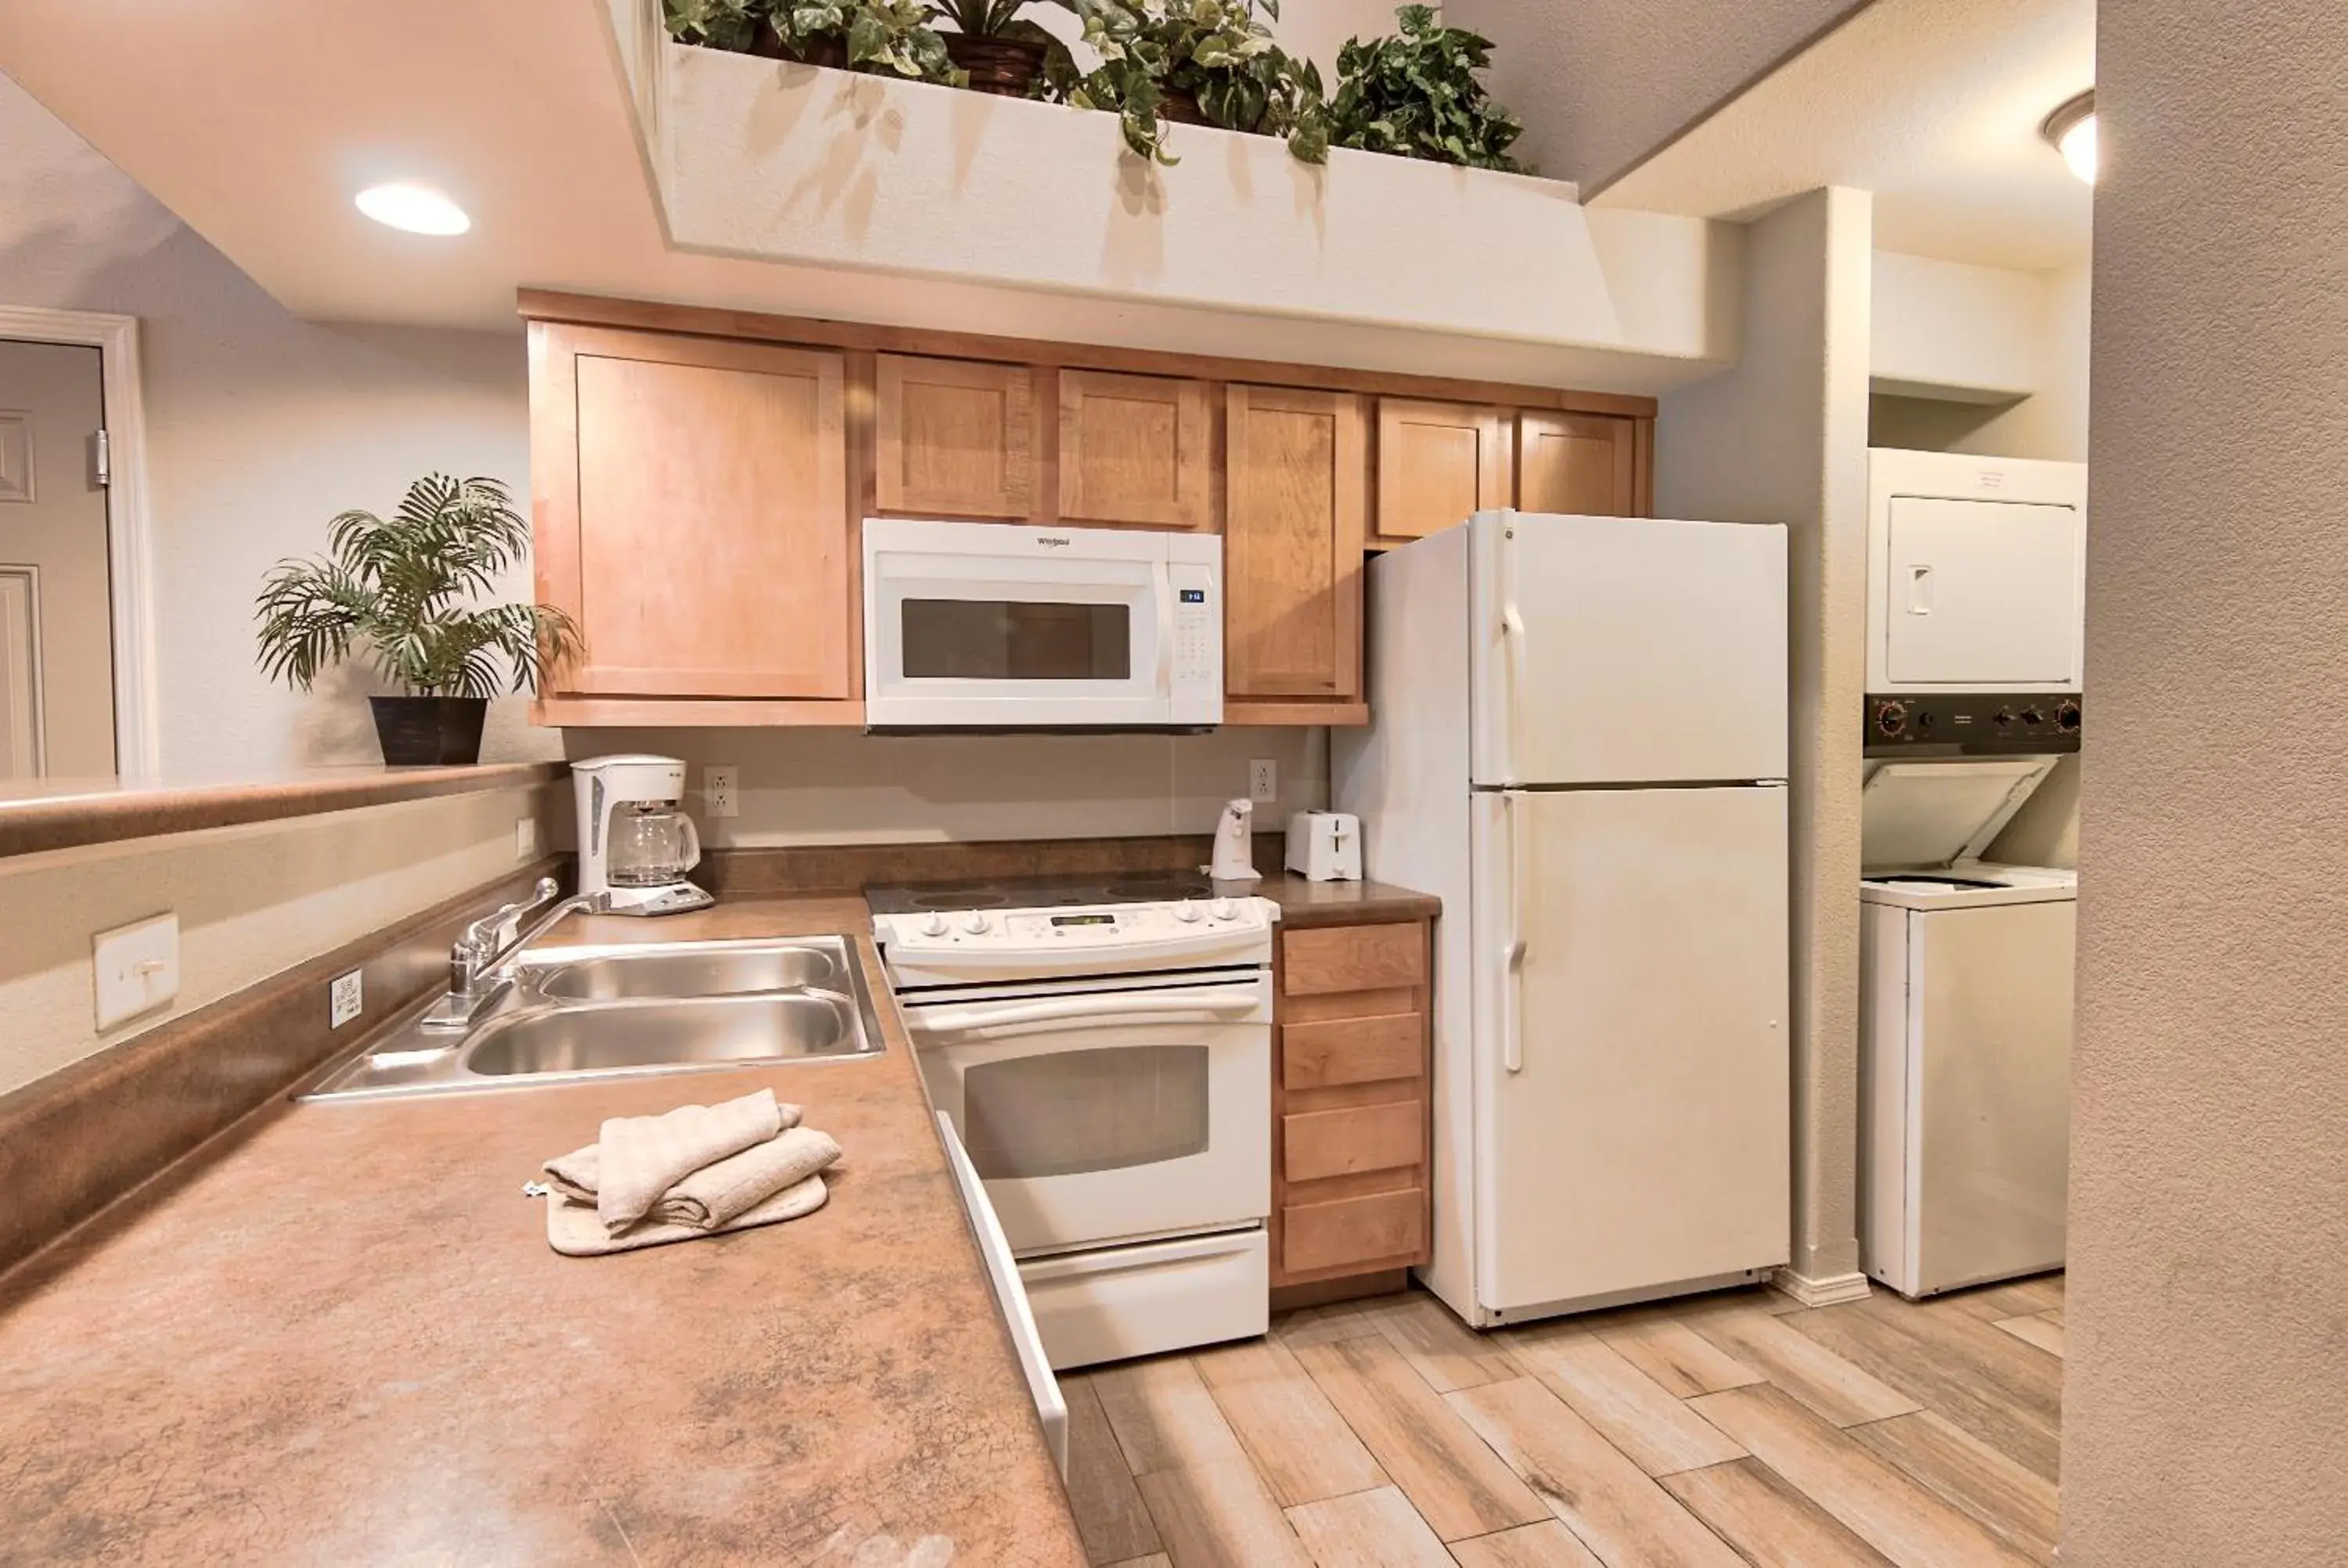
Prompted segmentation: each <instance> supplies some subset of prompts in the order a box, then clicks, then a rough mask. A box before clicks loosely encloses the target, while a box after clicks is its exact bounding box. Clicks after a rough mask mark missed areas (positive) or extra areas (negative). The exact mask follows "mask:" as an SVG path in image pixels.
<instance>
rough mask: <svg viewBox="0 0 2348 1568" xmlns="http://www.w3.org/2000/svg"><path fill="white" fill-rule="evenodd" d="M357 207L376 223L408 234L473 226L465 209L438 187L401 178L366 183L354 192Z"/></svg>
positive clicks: (447, 231) (458, 230)
mask: <svg viewBox="0 0 2348 1568" xmlns="http://www.w3.org/2000/svg"><path fill="white" fill-rule="evenodd" d="M358 209H359V210H360V211H362V212H364V213H366V215H367V216H368V217H370V218H372V219H374V220H376V222H378V223H382V224H386V225H388V226H389V227H391V228H394V229H405V230H406V231H407V232H409V233H410V234H462V233H463V232H464V231H466V230H468V229H470V228H471V227H472V226H473V220H471V219H470V218H469V217H467V216H466V215H465V210H464V209H463V208H461V207H459V206H458V205H457V204H456V203H455V202H453V201H451V200H448V198H447V197H446V196H443V195H442V194H440V192H438V190H433V189H432V188H431V187H430V186H428V185H411V184H408V183H406V182H405V181H395V182H393V183H391V184H389V185H370V186H368V187H367V188H366V190H362V191H360V192H359V194H358Z"/></svg>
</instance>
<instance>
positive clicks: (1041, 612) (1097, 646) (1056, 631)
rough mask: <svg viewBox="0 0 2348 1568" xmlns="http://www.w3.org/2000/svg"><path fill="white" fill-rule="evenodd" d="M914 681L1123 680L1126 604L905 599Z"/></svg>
mask: <svg viewBox="0 0 2348 1568" xmlns="http://www.w3.org/2000/svg"><path fill="white" fill-rule="evenodd" d="M899 615H900V630H901V632H902V643H901V647H902V650H903V661H904V664H903V667H904V674H905V677H906V679H908V680H913V681H1130V680H1131V679H1132V678H1133V610H1132V606H1130V605H1128V604H1121V603H1120V604H1056V603H1051V602H1048V601H1044V600H988V599H907V600H902V601H901V607H900V610H899Z"/></svg>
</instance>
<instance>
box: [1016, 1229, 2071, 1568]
mask: <svg viewBox="0 0 2348 1568" xmlns="http://www.w3.org/2000/svg"><path fill="white" fill-rule="evenodd" d="M2062 1356H2063V1280H2062V1276H2060V1275H2049V1276H2044V1277H2043V1278H2040V1279H2035V1280H2027V1281H2023V1282H2020V1283H2017V1284H2012V1285H2004V1286H1985V1287H1983V1288H1981V1289H1978V1290H1972V1291H1966V1292H1963V1293H1961V1294H1958V1295H1953V1296H1942V1297H1940V1298H1939V1299H1937V1300H1934V1301H1931V1302H1926V1303H1923V1304H1921V1305H1919V1304H1914V1303H1910V1302H1906V1301H1902V1300H1900V1298H1899V1297H1898V1296H1891V1295H1890V1294H1888V1293H1885V1292H1882V1291H1878V1292H1877V1293H1876V1294H1875V1295H1874V1296H1872V1297H1870V1298H1869V1299H1868V1300H1866V1301H1858V1302H1851V1303H1849V1304H1846V1305H1844V1306H1839V1307H1821V1308H1818V1309H1815V1310H1803V1309H1802V1308H1800V1307H1798V1306H1797V1304H1796V1303H1794V1302H1793V1301H1792V1300H1791V1299H1790V1298H1788V1297H1787V1296H1780V1295H1778V1294H1776V1292H1774V1291H1769V1290H1750V1291H1736V1292H1726V1293H1722V1294H1718V1295H1714V1296H1699V1297H1694V1298H1692V1299H1688V1300H1684V1301H1678V1302H1671V1303H1664V1304H1659V1305H1656V1306H1650V1307H1626V1308H1623V1309H1622V1310H1619V1311H1614V1312H1607V1313H1601V1314H1596V1315H1593V1316H1590V1317H1577V1318H1570V1319H1565V1320H1561V1321H1559V1322H1555V1323H1549V1324H1539V1325H1533V1326H1529V1327H1522V1328H1509V1329H1502V1330H1498V1331H1497V1332H1494V1333H1490V1334H1485V1335H1478V1334H1474V1333H1471V1332H1470V1331H1468V1329H1467V1328H1466V1327H1462V1326H1461V1325H1460V1323H1459V1322H1458V1320H1457V1319H1456V1318H1454V1317H1452V1316H1451V1315H1450V1314H1449V1313H1448V1312H1447V1311H1446V1310H1445V1309H1444V1308H1443V1307H1442V1306H1441V1305H1440V1304H1439V1303H1437V1301H1436V1299H1435V1298H1434V1297H1433V1296H1427V1295H1425V1294H1423V1293H1419V1292H1412V1293H1410V1294H1406V1295H1402V1296H1384V1297H1380V1298H1378V1299H1376V1300H1373V1301H1365V1302H1357V1303H1351V1304H1346V1305H1342V1306H1336V1307H1316V1308H1313V1309H1312V1310H1310V1311H1305V1312H1299V1313H1295V1314H1292V1315H1290V1316H1288V1317H1283V1318H1282V1319H1280V1320H1279V1321H1277V1322H1275V1323H1274V1324H1273V1326H1272V1333H1271V1334H1270V1335H1269V1336H1267V1337H1264V1338H1263V1339H1261V1340H1252V1341H1248V1342H1246V1343H1242V1344H1237V1345H1228V1346H1221V1347H1218V1348H1213V1349H1210V1350H1203V1351H1200V1352H1197V1353H1195V1354H1190V1355H1178V1356H1164V1357H1159V1358H1154V1359H1150V1360H1146V1361H1132V1362H1126V1363H1122V1364H1120V1365H1117V1366H1114V1367H1107V1368H1096V1369H1094V1370H1092V1371H1089V1372H1085V1373H1078V1374H1074V1375H1071V1376H1069V1377H1067V1378H1064V1379H1063V1380H1062V1386H1063V1388H1064V1389H1065V1390H1066V1395H1067V1400H1068V1411H1069V1420H1070V1432H1069V1456H1068V1457H1069V1477H1068V1486H1069V1491H1070V1493H1071V1495H1072V1496H1073V1498H1074V1499H1075V1502H1076V1520H1077V1523H1078V1524H1079V1525H1080V1526H1081V1528H1082V1529H1083V1532H1084V1537H1085V1545H1086V1551H1087V1553H1089V1554H1090V1556H1091V1558H1092V1561H1093V1562H1094V1563H1100V1564H1111V1563H1114V1564H1118V1565H1120V1568H1211V1565H1215V1564H1225V1563H1228V1564H1234V1565H1239V1568H1313V1565H1315V1564H1317V1565H1318V1568H1338V1565H1340V1564H1344V1565H1347V1568H1354V1565H1375V1568H1385V1565H1389V1564H1391V1565H1395V1568H1453V1565H1455V1564H1456V1565H1457V1568H1530V1565H1533V1564H1550V1563H1554V1564H1563V1565H1569V1568H1595V1565H1598V1564H1603V1565H1604V1568H1682V1565H1686V1568H1739V1565H1740V1564H1743V1563H1754V1564H1763V1565H1777V1564H1805V1565H1817V1564H1849V1563H1869V1564H1883V1563H1897V1564H1900V1565H1902V1568H1909V1565H1915V1568H1941V1565H1959V1564H1965V1565H1970V1564H1975V1563H1982V1564H2020V1563H2047V1562H2050V1561H2052V1553H2053V1551H2054V1545H2055V1462H2056V1456H2057V1449H2058V1432H2059V1430H2060V1427H2061V1419H2062V1376H2063V1362H2062Z"/></svg>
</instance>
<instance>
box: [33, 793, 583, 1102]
mask: <svg viewBox="0 0 2348 1568" xmlns="http://www.w3.org/2000/svg"><path fill="white" fill-rule="evenodd" d="M554 799H555V796H554V790H553V789H552V788H551V787H543V786H541V787H539V788H534V789H520V790H502V791H493V792H489V793H486V794H468V795H447V796H442V797H440V798H438V799H435V800H422V801H407V802H402V803H400V804H396V805H379V806H368V807H365V808H363V809H360V810H356V811H340V812H328V813H326V814H324V815H318V816H303V817H293V818H290V819H287V820H284V821H280V822H271V823H257V824H253V825H250V826H244V827H226V828H216V829H211V830H209V831H206V832H201V833H182V834H172V835H167V836H165V837H161V838H141V839H130V840H127V841H125V842H122V843H119V844H107V845H91V846H88V847H87V848H80V849H66V850H57V851H54V852H52V853H48V854H43V855H26V856H15V857H12V858H9V859H5V860H0V1020H5V1027H0V1094H5V1093H6V1092H7V1091H9V1090H12V1089H15V1088H17V1087H19V1086H20V1085H23V1084H26V1083H29V1082H31V1081H33V1080H35V1079H36V1078H39V1077H41V1076H43V1075H44V1074H46V1073H50V1072H55V1071H57V1069H59V1068H61V1067H65V1066H67V1065H68V1064H70V1063H72V1062H74V1061H79V1060H80V1059H81V1058H83V1057H85V1056H88V1055H89V1054H90V1053H91V1052H92V1051H95V1050H99V1049H100V1048H102V1047H105V1046H108V1045H112V1044H115V1043H116V1042H117V1041H119V1040H128V1039H129V1038H131V1037H132V1036H134V1035H137V1034H139V1033H141V1032H143V1031H144V1030H149V1029H152V1028H154V1027H155V1026H156V1025H157V1024H159V1023H162V1022H165V1021H167V1020H170V1019H173V1018H177V1017H179V1016H180V1014H181V1013H185V1012H191V1011H193V1010H194V1009H197V1008H200V1007H202V1006H204V1005H205V1004H206V1003H208V1002H213V1001H217V1000H219V999H221V998H222V997H224V996H227V995H229V994H230V993H231V992H232V991H236V990H241V989H243V988H244V987H246V986H249V985H252V983H253V982H254V981H256V980H261V979H267V978H268V977H269V976H271V975H273V974H276V973H278V972H279V971H281V970H283V969H287V968H292V967H293V966H294V965H295V964H298V963H302V962H304V960H306V959H309V958H315V957H317V956H318V955H319V954H321V953H324V952H331V951H332V950H333V949H335V948H338V947H340V946H342V945H343V944H344V943H345V942H349V941H354V940H355V939H357V938H360V937H363V936H366V934H367V933H369V932H371V931H376V930H379V929H381V928H382V927H386V926H388V925H391V924H393V923H395V922H396V921H399V920H402V919H405V918H406V917H408V916H410V915H413V914H415V913H417V912H418V911H419V910H423V909H428V908H430V907H432V906H433V905H435V904H438V903H441V902H443V901H445V900H447V899H449V898H453V897H457V896H458V894H460V893H464V892H467V891H469V889H471V888H474V887H477V886H480V885H481V884H482V883H485V882H488V881H490V880H492V879H493V878H495V877H499V876H504V875H506V874H507V873H509V872H510V871H511V870H512V869H513V868H514V866H516V865H517V864H518V863H519V862H520V860H521V859H522V858H523V856H520V855H518V854H517V853H516V851H515V840H514V824H515V823H516V822H517V821H519V820H520V819H521V818H523V817H530V818H533V819H537V820H538V821H539V822H540V823H541V827H542V828H543V827H547V826H550V825H551V824H550V823H549V821H548V818H547V813H548V809H549V807H550V805H551V803H552V802H553V800H554ZM538 842H539V843H540V844H541V845H543V844H544V843H546V842H547V839H546V835H545V833H544V832H543V831H541V833H540V834H539V837H538ZM166 913H170V914H176V915H178V916H179V917H180V992H179V998H178V999H177V1000H176V1001H175V1002H174V1003H173V1004H172V1005H171V1006H170V1007H169V1008H167V1009H159V1010H158V1011H156V1012H153V1013H149V1014H147V1015H145V1016H143V1017H140V1018H137V1019H133V1020H129V1022H127V1023H123V1024H121V1025H118V1026H117V1027H116V1028H114V1029H111V1030H107V1031H106V1032H105V1033H103V1034H101V1033H99V1032H98V1030H97V1028H96V1023H97V1012H96V999H95V995H94V991H93V979H92V973H91V950H90V939H91V938H93V937H95V936H97V935H98V933H99V932H102V931H110V930H112V929H114V928H115V927H118V926H125V925H129V924H130V923H131V922H132V921H135V920H143V919H147V918H149V917H152V916H156V915H162V914H166ZM325 1006H326V998H325V995H324V991H323V989H322V990H321V992H320V994H319V997H318V1007H319V1010H320V1011H321V1012H323V1011H324V1009H325ZM362 1016H363V1019H365V1020H366V1021H372V1020H373V1018H374V1016H375V1015H372V1014H369V1015H362Z"/></svg>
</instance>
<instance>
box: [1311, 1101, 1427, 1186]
mask: <svg viewBox="0 0 2348 1568" xmlns="http://www.w3.org/2000/svg"><path fill="white" fill-rule="evenodd" d="M1280 1120H1281V1133H1282V1139H1281V1148H1282V1151H1283V1153H1282V1160H1281V1170H1282V1173H1283V1174H1284V1175H1286V1176H1287V1178H1288V1179H1289V1180H1290V1181H1292V1182H1317V1181H1319V1180H1321V1179H1322V1178H1323V1177H1324V1176H1350V1175H1353V1174H1354V1173H1357V1172H1361V1171H1392V1170H1399V1169H1403V1168H1406V1167H1408V1166H1411V1165H1416V1164H1420V1163H1424V1162H1425V1161H1426V1102H1425V1101H1424V1100H1416V1099H1412V1100H1397V1101H1395V1102H1390V1103H1388V1104H1385V1105H1350V1106H1347V1107H1345V1108H1344V1109H1343V1110H1338V1111H1307V1112H1303V1114H1302V1115H1289V1116H1283V1117H1282V1118H1281V1119H1280Z"/></svg>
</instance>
